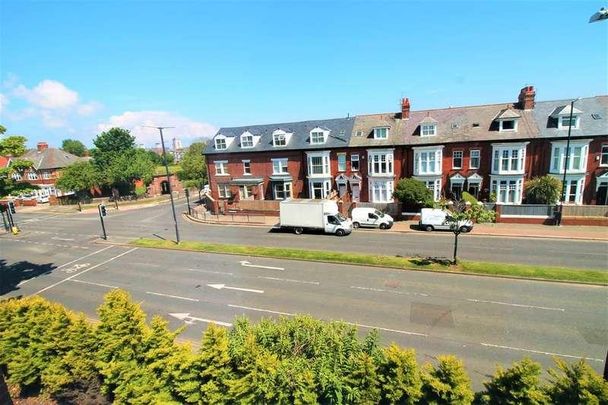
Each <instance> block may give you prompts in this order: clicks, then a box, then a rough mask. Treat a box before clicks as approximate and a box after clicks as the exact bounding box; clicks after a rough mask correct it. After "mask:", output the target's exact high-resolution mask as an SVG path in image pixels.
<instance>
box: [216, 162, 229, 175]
mask: <svg viewBox="0 0 608 405" xmlns="http://www.w3.org/2000/svg"><path fill="white" fill-rule="evenodd" d="M215 174H217V175H219V176H222V175H226V174H228V161H226V160H220V161H217V162H215Z"/></svg>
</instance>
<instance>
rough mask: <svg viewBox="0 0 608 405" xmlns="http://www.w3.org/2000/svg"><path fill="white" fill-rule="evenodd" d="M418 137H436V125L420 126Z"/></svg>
mask: <svg viewBox="0 0 608 405" xmlns="http://www.w3.org/2000/svg"><path fill="white" fill-rule="evenodd" d="M420 135H422V136H434V135H437V125H435V124H422V125H421V127H420Z"/></svg>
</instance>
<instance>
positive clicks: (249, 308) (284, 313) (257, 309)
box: [228, 304, 296, 316]
mask: <svg viewBox="0 0 608 405" xmlns="http://www.w3.org/2000/svg"><path fill="white" fill-rule="evenodd" d="M228 306H229V307H230V308H239V309H246V310H249V311H256V312H265V313H267V314H276V315H287V316H295V315H296V314H290V313H289V312H280V311H271V310H269V309H262V308H254V307H245V306H243V305H233V304H228Z"/></svg>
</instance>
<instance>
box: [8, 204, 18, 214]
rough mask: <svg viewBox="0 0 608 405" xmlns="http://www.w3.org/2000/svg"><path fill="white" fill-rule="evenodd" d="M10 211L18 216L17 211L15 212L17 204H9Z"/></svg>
mask: <svg viewBox="0 0 608 405" xmlns="http://www.w3.org/2000/svg"><path fill="white" fill-rule="evenodd" d="M8 210H9V212H10V213H11V214H16V213H17V210H15V203H14V202H12V201H9V202H8Z"/></svg>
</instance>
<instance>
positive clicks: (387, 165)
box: [367, 149, 394, 176]
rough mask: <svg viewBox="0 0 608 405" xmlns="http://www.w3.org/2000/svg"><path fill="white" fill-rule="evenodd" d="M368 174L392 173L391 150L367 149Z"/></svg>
mask: <svg viewBox="0 0 608 405" xmlns="http://www.w3.org/2000/svg"><path fill="white" fill-rule="evenodd" d="M367 158H368V163H369V168H368V172H369V173H368V174H369V175H370V176H392V175H393V173H394V172H393V150H392V149H391V150H368V151H367Z"/></svg>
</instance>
